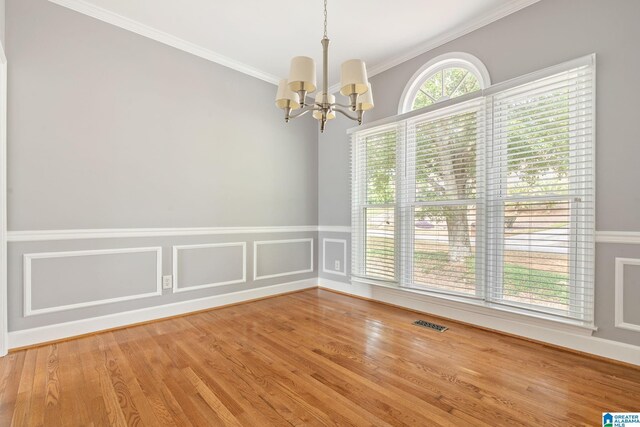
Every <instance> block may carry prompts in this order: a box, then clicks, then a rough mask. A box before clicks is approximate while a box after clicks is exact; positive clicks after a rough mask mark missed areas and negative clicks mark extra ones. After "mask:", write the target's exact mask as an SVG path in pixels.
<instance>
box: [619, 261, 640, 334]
mask: <svg viewBox="0 0 640 427" xmlns="http://www.w3.org/2000/svg"><path fill="white" fill-rule="evenodd" d="M625 265H635V266H638V268H640V258H617V257H616V275H615V277H616V280H615V287H616V291H615V326H616V328H620V329H627V330H629V331H635V332H640V325H637V324H634V323H627V322H625V321H624V266H625Z"/></svg>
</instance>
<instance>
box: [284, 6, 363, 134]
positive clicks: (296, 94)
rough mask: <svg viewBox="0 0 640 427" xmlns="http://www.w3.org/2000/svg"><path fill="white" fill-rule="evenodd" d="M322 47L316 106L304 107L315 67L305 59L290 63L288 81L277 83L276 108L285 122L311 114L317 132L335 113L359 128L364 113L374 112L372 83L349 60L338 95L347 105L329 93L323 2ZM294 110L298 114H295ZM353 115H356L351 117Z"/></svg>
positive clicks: (313, 87) (358, 62)
mask: <svg viewBox="0 0 640 427" xmlns="http://www.w3.org/2000/svg"><path fill="white" fill-rule="evenodd" d="M320 43H321V44H322V91H321V92H318V93H317V94H316V96H315V102H313V103H307V95H308V94H312V93H313V92H314V91H315V90H316V64H315V61H314V60H313V58H309V57H308V56H296V57H294V58H293V59H291V68H290V69H289V78H288V79H282V80H280V83H279V84H278V92H277V94H276V106H277V107H278V108H281V109H282V110H284V120H285V122H287V123H289V120H291V119H295V118H297V117H300V116H303V115H305V114H307V113H308V112H309V111H312V112H313V113H312V116H313V118H314V119H316V120H318V121H319V122H320V132H324V128H325V124H326V123H327V120H331V119H334V118H335V117H336V112H338V113H340V114H342V115H344V116H346V117H348V118H349V119H351V120H354V121H357V122H358V125H361V124H362V118H363V116H364V112H365V111H367V110H370V109H372V108H373V97H372V95H371V83H369V81H368V79H367V69H366V67H365V64H364V61H362V60H360V59H350V60H348V61H345V62H344V63H343V64H342V66H341V69H340V71H341V73H340V93H341V94H342V95H344V96H346V97H348V98H349V105H343V104H338V103H336V97H335V96H334V95H332V94H330V93H328V87H327V86H328V80H329V72H328V68H329V65H328V62H329V38H328V37H327V0H324V37H322V40H321V41H320ZM294 110H299V111H295V112H293V111H294ZM353 113H355V114H353Z"/></svg>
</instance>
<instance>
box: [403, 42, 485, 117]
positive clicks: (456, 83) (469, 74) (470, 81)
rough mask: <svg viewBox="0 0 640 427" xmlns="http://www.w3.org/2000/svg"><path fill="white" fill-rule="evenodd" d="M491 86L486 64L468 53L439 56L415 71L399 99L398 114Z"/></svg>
mask: <svg viewBox="0 0 640 427" xmlns="http://www.w3.org/2000/svg"><path fill="white" fill-rule="evenodd" d="M490 85H491V81H490V78H489V72H488V71H487V68H486V67H485V66H484V64H483V63H482V62H481V61H480V60H479V59H478V58H476V57H475V56H473V55H469V54H468V53H462V52H454V53H448V54H445V55H440V56H438V57H436V58H434V59H432V60H431V61H429V62H427V63H426V64H425V65H424V66H423V67H422V68H420V69H419V70H418V72H416V73H415V74H414V75H413V77H412V78H411V80H409V84H407V87H406V88H405V90H404V93H403V95H402V98H401V99H400V106H399V108H398V113H400V114H402V113H406V112H409V111H413V110H417V109H419V108H423V107H427V106H429V105H432V104H435V103H437V102H441V101H446V100H448V99H451V98H455V97H458V96H462V95H466V94H468V93H472V92H475V91H478V90H480V89H484V88H486V87H488V86H490Z"/></svg>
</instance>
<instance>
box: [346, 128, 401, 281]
mask: <svg viewBox="0 0 640 427" xmlns="http://www.w3.org/2000/svg"><path fill="white" fill-rule="evenodd" d="M398 133H399V131H398V127H397V126H395V125H394V126H390V127H389V126H387V127H383V128H381V129H375V130H374V131H373V132H365V133H362V134H358V135H357V136H356V142H355V143H354V144H353V146H354V150H353V154H352V156H353V160H352V161H353V169H354V171H355V174H356V175H357V176H359V177H361V178H360V179H358V181H357V185H356V186H354V188H353V195H352V197H353V200H354V210H353V220H352V224H353V227H354V228H357V229H358V230H359V231H358V232H357V233H355V238H354V239H353V251H354V252H353V253H354V254H356V255H355V256H354V257H353V258H354V259H357V260H358V261H357V263H356V264H354V266H353V269H352V272H353V274H355V275H359V276H363V277H369V278H374V279H380V280H385V281H395V278H396V271H397V266H396V228H395V223H396V179H397V176H396V168H397V164H398V161H397V157H396V151H397V140H398ZM354 183H355V181H354Z"/></svg>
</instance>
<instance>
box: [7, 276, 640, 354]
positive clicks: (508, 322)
mask: <svg viewBox="0 0 640 427" xmlns="http://www.w3.org/2000/svg"><path fill="white" fill-rule="evenodd" d="M318 284H319V286H320V287H323V288H327V289H332V290H336V291H340V292H344V293H347V294H352V295H355V296H360V297H364V298H369V299H372V300H376V301H380V302H385V303H388V304H393V305H397V306H400V307H405V308H409V309H413V310H417V311H421V312H424V313H427V314H432V315H435V316H440V317H444V318H449V319H452V320H458V321H461V322H466V323H470V324H474V325H478V326H481V327H485V328H489V329H493V330H497V331H502V332H506V333H509V334H513V335H518V336H521V337H524V338H529V339H533V340H536V341H541V342H546V343H550V344H554V345H557V346H560V347H565V348H568V349H572V350H577V351H581V352H584V353H590V354H594V355H597V356H602V357H606V358H609V359H613V360H618V361H621V362H626V363H631V364H634V365H640V346H635V345H631V344H625V343H620V342H616V341H611V340H605V339H602V338H597V337H593V336H590V335H588V334H585V333H579V332H577V331H576V332H572V331H568V330H559V329H554V328H550V327H545V326H544V323H542V322H540V323H538V324H536V323H535V321H534V322H530V321H527V322H525V321H519V320H516V319H514V318H506V317H505V316H502V315H501V314H500V313H496V314H493V315H488V314H484V313H479V312H477V311H475V310H473V309H464V308H461V307H458V306H457V305H459V303H458V304H456V303H451V302H450V301H439V300H438V299H437V298H433V297H429V296H424V295H422V294H418V293H415V292H408V291H404V290H401V289H392V288H386V287H380V286H375V285H369V284H364V283H343V282H338V281H334V280H330V279H325V278H311V279H305V280H300V281H295V282H288V283H282V284H279V285H273V286H265V287H262V288H257V289H247V290H243V291H238V292H232V293H229V294H224V295H216V296H211V297H206V298H200V299H196V300H189V301H182V302H177V303H172V304H166V305H161V306H155V307H148V308H143V309H140V310H134V311H127V312H124V313H115V314H110V315H106V316H100V317H95V318H90V319H82V320H76V321H72V322H66V323H60V324H56V325H49V326H43V327H38V328H33V329H26V330H21V331H14V332H9V348H19V347H25V346H30V345H35V344H39V343H43V342H48V341H55V340H59V339H64V338H69V337H73V336H77V335H83V334H87V333H92V332H98V331H101V330H105V329H111V328H118V327H122V326H127V325H131V324H135V323H140V322H146V321H150V320H156V319H162V318H165V317H170V316H176V315H180V314H186V313H190V312H194V311H198V310H205V309H208V308H214V307H219V306H223V305H228V304H234V303H238V302H243V301H249V300H252V299H256V298H263V297H268V296H275V295H279V294H283V293H287V292H292V291H298V290H303V289H308V288H315V287H316V286H318Z"/></svg>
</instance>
